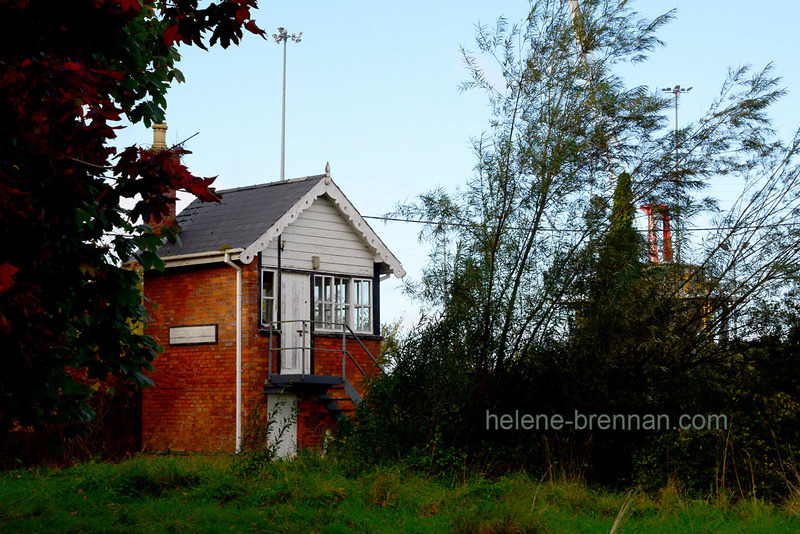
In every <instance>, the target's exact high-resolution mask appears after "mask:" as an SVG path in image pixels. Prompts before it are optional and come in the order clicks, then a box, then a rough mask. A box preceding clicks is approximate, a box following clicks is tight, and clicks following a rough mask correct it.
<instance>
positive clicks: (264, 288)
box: [261, 271, 275, 324]
mask: <svg viewBox="0 0 800 534" xmlns="http://www.w3.org/2000/svg"><path fill="white" fill-rule="evenodd" d="M274 320H275V273H274V272H272V271H261V324H268V323H271V322H273V321H274Z"/></svg>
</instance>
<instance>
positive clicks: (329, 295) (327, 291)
mask: <svg viewBox="0 0 800 534" xmlns="http://www.w3.org/2000/svg"><path fill="white" fill-rule="evenodd" d="M332 282H333V279H332V278H330V277H327V276H326V277H325V296H324V297H323V299H322V300H324V301H325V302H331V301H332V300H333V294H332V292H331V283H332Z"/></svg>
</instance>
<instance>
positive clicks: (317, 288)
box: [314, 276, 322, 302]
mask: <svg viewBox="0 0 800 534" xmlns="http://www.w3.org/2000/svg"><path fill="white" fill-rule="evenodd" d="M314 300H315V301H316V302H322V278H320V277H319V276H315V277H314Z"/></svg>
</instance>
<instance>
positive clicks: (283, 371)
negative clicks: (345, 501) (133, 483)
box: [142, 169, 405, 454]
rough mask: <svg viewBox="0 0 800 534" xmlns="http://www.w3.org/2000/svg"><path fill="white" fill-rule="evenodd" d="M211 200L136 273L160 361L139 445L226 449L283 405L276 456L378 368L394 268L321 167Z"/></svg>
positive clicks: (326, 419)
mask: <svg viewBox="0 0 800 534" xmlns="http://www.w3.org/2000/svg"><path fill="white" fill-rule="evenodd" d="M220 193H222V202H221V203H220V204H216V203H201V202H199V201H197V200H195V201H194V202H193V203H192V204H190V205H189V206H188V207H187V208H186V209H184V210H183V211H182V212H181V213H180V214H179V215H178V216H177V217H176V219H177V224H178V225H179V227H180V242H179V243H176V244H165V245H164V246H163V247H161V248H160V249H159V256H161V257H162V259H163V260H164V262H165V264H166V268H165V269H164V271H163V272H157V271H148V272H146V273H145V277H144V295H145V297H146V299H147V305H148V307H149V312H150V315H151V320H150V321H149V323H148V326H147V328H148V332H149V333H150V334H151V335H152V336H154V337H155V338H156V339H157V340H158V342H159V344H160V345H161V346H163V347H164V352H163V353H162V354H161V355H159V357H158V359H157V360H156V361H155V362H154V370H153V371H152V373H150V377H151V378H152V380H153V382H154V385H153V386H152V387H150V388H148V389H146V390H145V391H144V392H143V399H142V443H143V446H144V448H145V449H146V450H151V451H187V452H198V451H203V452H234V451H236V450H238V449H239V448H240V446H241V444H242V439H243V435H244V434H245V433H246V431H247V428H246V425H247V421H248V416H250V414H252V413H253V411H254V409H255V408H256V406H259V404H260V405H261V408H260V412H261V413H262V414H263V413H268V412H273V414H274V413H277V414H278V415H277V417H278V419H281V418H288V417H289V412H290V411H291V407H292V406H296V407H297V412H296V413H297V417H296V422H294V423H290V424H286V425H285V426H286V430H287V433H286V434H285V435H284V439H283V441H282V443H281V449H280V450H281V453H282V454H291V453H292V452H293V450H294V449H295V448H296V447H297V446H300V447H306V446H315V445H317V444H318V443H319V442H320V439H321V438H322V436H323V435H324V433H325V430H326V429H328V428H330V427H331V426H332V425H334V424H335V423H336V420H337V419H338V418H341V417H343V416H344V414H345V413H346V412H347V410H348V409H352V408H353V407H354V405H355V403H357V402H360V400H361V397H362V396H363V394H364V390H363V381H364V378H365V376H371V375H374V374H375V373H377V372H379V371H378V368H377V367H376V365H377V364H376V362H375V361H374V360H375V359H377V356H378V353H379V349H380V339H381V338H380V289H379V285H380V282H381V281H382V280H384V279H386V278H388V277H389V276H391V275H395V276H397V277H398V278H400V277H402V276H404V275H405V272H404V271H403V268H402V266H401V265H400V262H399V261H398V260H397V258H395V256H394V255H393V254H392V253H391V252H390V251H389V250H388V249H387V248H386V246H385V245H384V244H383V243H382V242H381V240H380V239H379V238H378V236H377V235H376V234H375V232H374V231H373V230H372V229H371V228H370V226H369V225H368V224H367V223H366V222H365V221H364V219H363V218H362V217H361V215H359V213H358V212H357V211H356V209H355V208H354V207H353V206H352V204H350V202H349V201H348V200H347V198H346V197H345V196H344V194H343V193H342V191H341V190H340V189H339V188H338V187H337V186H336V185H335V184H334V183H333V181H332V180H331V177H330V172H329V171H328V169H326V173H325V174H323V175H318V176H310V177H306V178H298V179H294V180H286V181H281V182H273V183H268V184H263V185H257V186H252V187H243V188H239V189H232V190H228V191H221V192H220ZM172 217H174V215H172ZM167 223H169V221H167ZM282 426H283V425H282Z"/></svg>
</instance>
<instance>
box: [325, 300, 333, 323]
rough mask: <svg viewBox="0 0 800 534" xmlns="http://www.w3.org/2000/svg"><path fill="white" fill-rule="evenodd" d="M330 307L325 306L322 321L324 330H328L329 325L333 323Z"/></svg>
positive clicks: (329, 305) (328, 305)
mask: <svg viewBox="0 0 800 534" xmlns="http://www.w3.org/2000/svg"><path fill="white" fill-rule="evenodd" d="M331 306H332V305H331V304H325V318H324V319H323V321H324V322H325V327H326V328H330V325H331V323H332V322H333V309H332V308H331Z"/></svg>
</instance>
